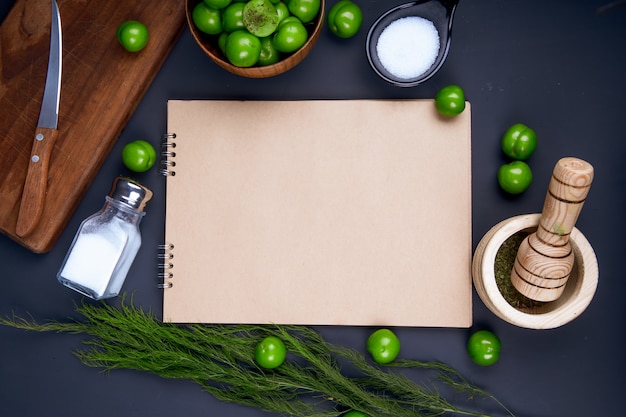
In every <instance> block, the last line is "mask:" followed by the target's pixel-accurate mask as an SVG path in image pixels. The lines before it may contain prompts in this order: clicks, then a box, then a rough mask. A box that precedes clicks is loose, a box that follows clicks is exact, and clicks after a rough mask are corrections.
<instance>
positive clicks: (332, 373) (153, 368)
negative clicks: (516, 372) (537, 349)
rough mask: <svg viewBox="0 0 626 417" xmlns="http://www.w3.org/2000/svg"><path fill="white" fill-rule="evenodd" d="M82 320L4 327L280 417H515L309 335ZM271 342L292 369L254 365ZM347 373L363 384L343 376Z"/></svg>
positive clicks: (455, 381) (481, 394) (449, 373)
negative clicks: (49, 334)
mask: <svg viewBox="0 0 626 417" xmlns="http://www.w3.org/2000/svg"><path fill="white" fill-rule="evenodd" d="M77 311H78V312H79V313H80V314H81V315H82V316H83V318H84V321H72V322H67V323H66V322H58V321H53V322H46V323H43V324H40V323H37V322H35V321H33V320H25V319H22V318H19V317H13V318H10V319H8V318H0V324H5V325H8V326H13V327H16V328H20V329H25V330H34V331H54V332H66V333H72V334H85V335H87V336H89V338H88V339H87V340H85V341H84V343H85V345H86V347H85V348H84V349H82V350H78V351H76V352H75V355H76V356H77V357H78V359H80V360H81V361H82V362H83V363H84V364H86V365H88V366H93V367H102V368H104V369H106V370H107V371H110V370H113V369H118V368H127V369H135V370H141V371H148V372H152V373H154V374H157V375H159V376H161V377H164V378H175V379H189V380H192V381H195V382H196V383H198V384H199V385H201V386H202V387H203V388H204V389H205V390H206V391H208V392H209V393H211V394H213V395H214V396H215V397H216V398H218V399H220V400H223V401H228V402H234V403H238V404H242V405H247V406H250V407H255V408H259V409H262V410H265V411H268V412H272V413H276V414H279V415H284V416H298V417H307V416H309V417H332V416H339V415H342V414H344V413H345V412H346V410H349V409H356V410H360V411H362V412H364V413H366V414H367V415H369V416H372V417H402V416H406V417H409V416H411V417H415V416H446V415H449V416H452V415H466V416H482V417H488V416H487V414H483V413H481V412H478V411H474V410H473V409H474V408H478V407H487V406H489V408H490V409H491V408H492V406H493V404H494V402H495V404H496V405H497V406H498V407H499V409H500V413H499V414H498V415H505V414H506V415H508V416H513V413H511V412H510V411H509V410H508V409H507V408H506V407H505V406H504V405H502V404H501V403H500V402H499V401H498V400H497V399H496V398H495V397H494V396H492V395H491V394H489V393H488V392H486V391H484V390H483V389H481V388H479V387H477V386H475V385H473V384H472V383H470V382H468V381H467V380H466V379H465V378H463V377H462V376H461V375H460V374H459V373H458V372H457V371H456V370H454V369H453V368H452V367H450V366H448V365H446V364H444V363H441V362H421V361H416V360H399V361H396V362H394V363H393V365H394V366H395V367H396V368H412V369H420V370H422V371H423V372H426V373H429V375H430V374H432V375H433V376H434V377H433V378H431V379H428V380H427V382H424V383H420V384H418V383H415V382H413V381H412V380H411V379H409V378H408V377H407V376H406V375H405V374H404V373H401V372H399V371H396V370H390V368H388V367H387V368H386V369H384V368H381V367H379V366H377V365H375V364H372V363H370V362H369V361H368V360H366V359H365V357H364V356H363V355H361V354H360V353H359V352H357V351H355V350H353V349H349V348H346V347H341V346H335V345H332V344H329V343H327V342H326V341H325V340H324V339H323V338H322V336H321V335H320V334H319V333H317V332H316V331H315V330H313V329H312V328H309V327H306V326H269V325H268V326H257V325H210V326H207V325H200V324H194V325H187V326H181V325H176V324H173V323H162V322H160V321H159V320H158V319H157V318H156V317H154V316H153V315H152V314H150V313H148V312H145V311H143V310H142V309H140V308H136V307H133V306H132V302H131V303H130V304H128V303H125V302H124V299H122V303H121V305H120V306H119V307H114V306H111V305H108V304H106V303H101V304H98V305H88V304H82V305H81V306H78V308H77ZM269 335H273V336H277V337H280V338H281V339H283V341H284V342H285V345H286V346H287V350H288V352H289V354H288V357H287V360H286V361H285V362H284V363H283V364H282V365H281V366H280V367H278V368H276V369H274V370H271V371H267V370H263V369H261V368H260V367H258V366H256V364H255V362H254V348H255V346H256V344H257V343H258V342H259V341H260V340H261V339H262V338H263V337H265V336H269ZM344 365H345V366H348V367H349V368H350V369H353V370H354V371H355V372H356V373H357V374H358V375H357V376H347V375H346V374H344V372H343V369H344ZM446 391H447V392H450V391H453V392H452V394H455V393H463V394H465V397H466V398H465V399H463V400H461V403H462V404H463V405H457V404H456V403H455V404H453V403H452V402H451V401H448V400H447V399H446V398H444V397H443V394H442V392H446ZM452 396H453V397H454V398H455V399H457V400H458V396H457V395H452ZM485 401H486V402H485ZM457 402H458V401H457ZM466 407H469V408H466Z"/></svg>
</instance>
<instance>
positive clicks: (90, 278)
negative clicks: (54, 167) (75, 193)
mask: <svg viewBox="0 0 626 417" xmlns="http://www.w3.org/2000/svg"><path fill="white" fill-rule="evenodd" d="M151 198H152V191H151V190H150V189H148V188H146V187H144V186H143V185H141V184H139V183H137V182H135V181H133V180H131V179H129V178H124V177H117V178H115V180H114V181H113V187H112V188H111V192H110V193H109V195H107V196H106V197H105V203H104V206H103V207H102V210H100V211H99V212H98V213H95V214H93V215H91V216H89V217H88V218H86V219H85V220H83V222H82V223H81V224H80V227H79V228H78V231H77V232H76V236H75V237H74V241H73V242H72V245H71V246H70V249H69V250H68V252H67V255H66V256H65V260H64V261H63V265H62V266H61V269H60V270H59V272H58V274H57V279H58V280H59V282H60V283H61V284H63V285H65V286H66V287H68V288H71V289H73V290H75V291H78V292H79V293H81V294H83V295H86V296H88V297H90V298H93V299H94V300H100V299H104V298H111V297H115V296H117V295H118V294H119V292H120V289H121V288H122V284H123V283H124V280H125V279H126V274H127V273H128V270H129V269H130V266H131V265H132V263H133V261H134V259H135V256H136V255H137V252H138V251H139V248H140V247H141V233H140V231H139V223H140V222H141V219H142V218H143V216H144V215H145V214H146V213H145V212H144V209H145V207H146V204H147V203H148V201H149V200H150V199H151Z"/></svg>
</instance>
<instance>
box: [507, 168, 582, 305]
mask: <svg viewBox="0 0 626 417" xmlns="http://www.w3.org/2000/svg"><path fill="white" fill-rule="evenodd" d="M592 180H593V167H592V166H591V164H589V163H588V162H586V161H583V160H581V159H578V158H572V157H567V158H561V159H560V160H559V161H558V162H557V163H556V165H555V167H554V170H553V173H552V178H551V179H550V184H549V186H548V192H547V194H546V198H545V202H544V205H543V211H542V212H541V217H540V219H539V225H538V228H537V231H536V232H534V233H532V234H531V235H530V236H528V237H527V238H526V239H525V240H524V241H523V242H522V244H521V245H520V247H519V250H518V252H517V257H516V258H515V264H514V265H513V270H512V271H511V282H512V283H513V285H514V286H515V288H516V289H517V290H518V291H519V292H520V293H522V294H523V295H525V296H526V297H528V298H530V299H532V300H536V301H554V300H556V299H557V298H559V297H560V296H561V294H562V293H563V290H564V286H565V284H566V283H567V279H568V277H569V275H570V272H571V270H572V268H573V266H574V254H573V252H572V247H571V245H570V242H569V238H570V234H571V232H572V230H573V229H574V225H575V224H576V220H577V219H578V215H579V214H580V211H581V209H582V206H583V203H584V202H585V198H587V193H588V192H589V187H590V186H591V182H592Z"/></svg>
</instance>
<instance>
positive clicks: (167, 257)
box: [157, 243, 174, 289]
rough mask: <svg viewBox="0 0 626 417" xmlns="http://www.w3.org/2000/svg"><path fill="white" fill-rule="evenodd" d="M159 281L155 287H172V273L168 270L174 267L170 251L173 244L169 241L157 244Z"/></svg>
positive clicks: (172, 255)
mask: <svg viewBox="0 0 626 417" xmlns="http://www.w3.org/2000/svg"><path fill="white" fill-rule="evenodd" d="M158 248H159V254H158V258H159V269H160V270H161V272H159V280H160V281H161V282H159V283H158V284H157V287H158V288H160V289H167V288H172V287H173V286H174V283H173V282H172V281H171V280H172V278H174V274H173V273H172V272H171V271H170V269H172V268H174V264H173V263H172V259H174V254H173V253H172V251H173V250H174V245H172V244H171V243H166V244H164V245H159V247H158Z"/></svg>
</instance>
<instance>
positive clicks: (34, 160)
mask: <svg viewBox="0 0 626 417" xmlns="http://www.w3.org/2000/svg"><path fill="white" fill-rule="evenodd" d="M30 160H31V161H33V162H39V155H33V157H32V158H30Z"/></svg>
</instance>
